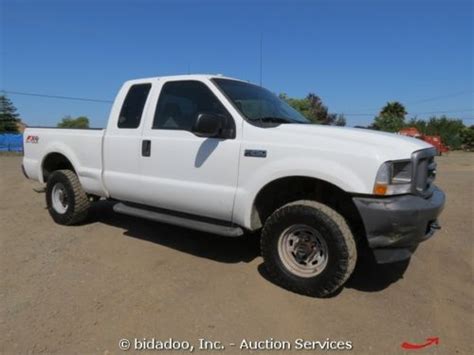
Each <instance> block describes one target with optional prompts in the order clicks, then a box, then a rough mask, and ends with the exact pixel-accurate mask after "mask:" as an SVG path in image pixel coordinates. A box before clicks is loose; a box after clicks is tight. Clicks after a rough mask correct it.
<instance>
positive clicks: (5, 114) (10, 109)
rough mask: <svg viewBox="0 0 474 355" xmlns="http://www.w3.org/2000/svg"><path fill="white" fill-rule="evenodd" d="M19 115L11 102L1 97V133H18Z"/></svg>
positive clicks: (3, 96)
mask: <svg viewBox="0 0 474 355" xmlns="http://www.w3.org/2000/svg"><path fill="white" fill-rule="evenodd" d="M18 121H19V119H18V113H17V110H16V107H15V106H14V105H13V103H12V102H11V100H10V99H9V98H8V97H6V96H5V95H0V133H5V132H7V133H18V126H17V122H18Z"/></svg>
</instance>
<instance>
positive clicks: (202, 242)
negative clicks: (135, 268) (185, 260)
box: [86, 201, 260, 263]
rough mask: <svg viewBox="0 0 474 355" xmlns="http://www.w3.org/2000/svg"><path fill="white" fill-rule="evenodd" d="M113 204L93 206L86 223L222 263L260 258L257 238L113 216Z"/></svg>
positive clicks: (107, 202)
mask: <svg viewBox="0 0 474 355" xmlns="http://www.w3.org/2000/svg"><path fill="white" fill-rule="evenodd" d="M113 205H114V202H112V201H99V202H96V203H94V204H93V205H92V208H91V211H90V215H89V218H88V221H87V222H86V223H94V222H100V223H104V224H107V225H110V226H113V227H117V228H121V229H124V230H125V231H124V232H123V234H124V235H125V236H127V237H131V238H137V239H141V240H146V241H149V242H151V243H156V244H159V245H163V246H165V247H168V248H173V249H176V250H178V251H180V252H183V253H188V254H191V255H195V256H197V257H200V258H207V259H211V260H215V261H218V262H223V263H238V262H251V261H252V260H254V259H255V258H257V257H258V256H259V255H260V246H259V239H258V238H257V237H255V236H253V235H250V236H246V237H243V238H226V237H220V236H217V235H213V234H209V233H203V232H197V231H192V230H189V229H185V228H180V227H176V226H171V225H167V224H162V223H158V222H153V221H148V220H145V219H141V218H137V217H132V216H127V215H122V214H117V213H115V212H114V211H113V210H112V207H113Z"/></svg>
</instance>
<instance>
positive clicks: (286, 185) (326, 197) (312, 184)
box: [250, 175, 364, 235]
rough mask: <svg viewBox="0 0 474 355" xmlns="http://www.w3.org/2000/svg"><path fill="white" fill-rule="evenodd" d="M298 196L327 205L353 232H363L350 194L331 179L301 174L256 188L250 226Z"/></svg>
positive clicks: (254, 226)
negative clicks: (343, 219) (329, 180)
mask: <svg viewBox="0 0 474 355" xmlns="http://www.w3.org/2000/svg"><path fill="white" fill-rule="evenodd" d="M302 199H303V200H304V199H310V200H314V201H317V202H321V203H323V204H326V205H328V206H329V207H331V208H333V209H334V210H336V211H337V212H339V213H340V214H341V215H342V216H343V217H344V218H345V219H346V220H347V223H348V224H349V225H350V228H351V230H352V231H353V233H354V235H356V233H357V234H359V233H361V232H363V228H364V227H363V223H362V219H361V216H360V214H359V211H358V210H357V207H356V206H355V204H354V202H353V200H352V196H351V194H350V193H348V192H346V191H344V190H343V189H342V188H340V187H339V186H337V185H335V184H333V183H331V182H328V181H325V180H322V179H319V178H315V177H310V176H301V175H295V176H285V177H280V178H277V179H274V180H272V181H269V182H267V183H266V184H265V185H264V186H263V187H262V188H261V189H260V190H259V191H258V193H257V194H256V195H255V197H254V199H253V203H252V207H251V211H250V226H251V229H252V230H257V229H259V228H261V227H262V226H263V224H264V223H265V220H266V219H267V218H268V217H269V216H270V215H271V214H272V213H273V212H274V211H275V210H276V209H278V208H279V207H281V206H283V205H285V204H287V203H290V202H294V201H298V200H302Z"/></svg>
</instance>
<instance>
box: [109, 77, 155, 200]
mask: <svg viewBox="0 0 474 355" xmlns="http://www.w3.org/2000/svg"><path fill="white" fill-rule="evenodd" d="M151 86H152V84H151V83H135V84H131V85H125V86H124V87H123V88H122V90H121V91H120V93H119V94H118V96H117V99H116V100H117V102H123V104H122V106H121V107H120V106H119V107H117V105H114V108H113V111H112V112H111V114H110V118H109V124H108V126H107V131H106V134H105V137H104V147H103V154H104V159H103V161H104V169H103V171H104V172H103V174H104V175H103V179H104V184H105V187H106V189H107V190H108V192H109V194H110V196H111V197H113V198H116V199H119V200H125V201H132V202H139V201H138V197H139V194H138V187H139V185H140V180H141V178H140V174H141V171H140V157H141V144H142V142H141V141H142V139H141V136H142V131H143V126H144V123H143V122H144V119H143V116H144V112H145V111H146V106H147V101H148V96H149V93H150V90H151Z"/></svg>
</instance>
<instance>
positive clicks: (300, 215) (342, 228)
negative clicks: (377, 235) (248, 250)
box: [260, 200, 357, 297]
mask: <svg viewBox="0 0 474 355" xmlns="http://www.w3.org/2000/svg"><path fill="white" fill-rule="evenodd" d="M296 224H304V225H308V226H310V227H312V228H314V229H315V230H316V231H317V232H319V233H320V235H321V236H322V237H323V238H324V241H325V242H326V244H327V250H328V258H327V264H326V266H325V268H324V269H323V270H322V271H321V273H320V274H318V275H316V276H312V277H301V276H298V275H296V274H295V273H293V272H291V271H290V270H289V269H288V268H287V267H286V266H285V265H284V263H283V261H282V259H281V258H280V255H279V252H278V241H279V238H281V237H282V233H283V232H284V231H285V230H286V229H287V228H289V227H290V226H292V225H296ZM260 243H261V251H262V256H263V259H264V264H265V267H266V269H267V271H268V273H269V275H270V277H271V279H272V281H274V282H275V283H276V284H278V285H280V286H282V287H284V288H286V289H288V290H291V291H293V292H296V293H300V294H305V295H309V296H315V297H325V296H328V295H331V294H332V293H334V292H335V291H337V290H338V289H339V288H340V287H341V286H342V285H343V284H344V283H345V282H346V281H347V279H348V278H349V276H350V275H351V274H352V272H353V271H354V268H355V265H356V261H357V249H356V243H355V240H354V237H353V235H352V233H351V230H350V229H349V226H348V225H347V223H346V220H345V219H344V218H343V217H342V216H341V215H340V214H339V213H337V212H336V211H335V210H333V209H332V208H330V207H328V206H326V205H324V204H322V203H319V202H316V201H309V200H300V201H296V202H292V203H289V204H286V205H284V206H282V207H281V208H279V209H277V210H276V211H275V212H274V213H273V214H272V215H271V216H270V217H268V218H267V220H266V221H265V224H264V227H263V230H262V236H261V241H260Z"/></svg>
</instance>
